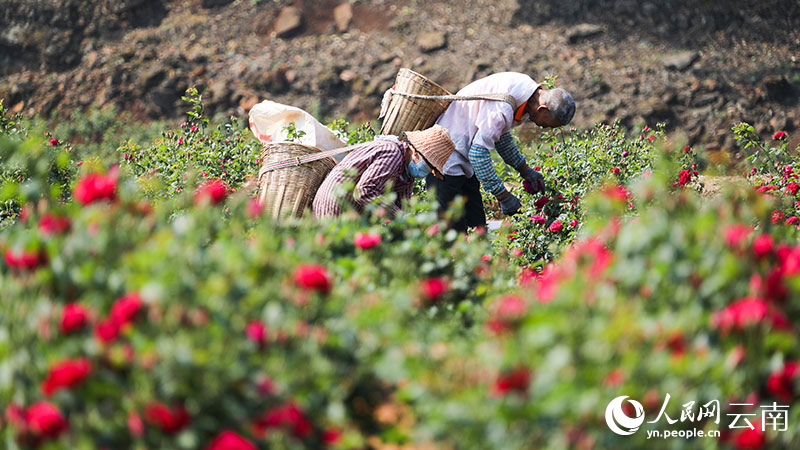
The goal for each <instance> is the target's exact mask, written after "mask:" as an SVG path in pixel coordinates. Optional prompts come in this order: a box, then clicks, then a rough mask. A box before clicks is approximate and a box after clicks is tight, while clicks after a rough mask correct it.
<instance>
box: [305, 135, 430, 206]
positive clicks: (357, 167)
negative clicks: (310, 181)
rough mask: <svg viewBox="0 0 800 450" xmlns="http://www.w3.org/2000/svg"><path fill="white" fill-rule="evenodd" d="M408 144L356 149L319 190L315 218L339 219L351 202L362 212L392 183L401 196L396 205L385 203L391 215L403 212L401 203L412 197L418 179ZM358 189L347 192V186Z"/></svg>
mask: <svg viewBox="0 0 800 450" xmlns="http://www.w3.org/2000/svg"><path fill="white" fill-rule="evenodd" d="M407 150H408V144H406V143H405V142H401V141H398V140H388V139H387V140H384V139H376V140H374V141H371V142H366V143H364V144H360V145H358V146H356V148H355V149H354V150H352V151H351V152H350V153H348V154H347V156H345V158H344V159H343V160H342V161H341V162H340V163H339V164H337V165H336V167H334V168H333V170H331V172H330V173H329V174H328V176H327V177H325V181H323V182H322V185H321V186H320V187H319V190H318V191H317V195H316V196H315V197H314V202H313V204H312V210H313V211H314V217H316V218H318V219H321V218H324V217H332V216H338V215H339V214H341V213H342V212H343V211H345V210H346V209H347V203H348V202H349V203H350V205H352V206H353V207H354V208H355V209H356V211H358V212H359V213H361V212H363V211H364V207H365V206H366V205H367V204H369V203H371V202H373V201H375V200H376V199H378V198H380V197H382V196H383V195H384V193H385V191H386V188H387V186H388V185H389V184H390V183H391V186H392V191H393V192H394V193H395V194H397V199H396V200H395V202H394V203H390V204H385V203H384V204H383V206H384V207H386V208H387V210H389V212H390V213H396V212H397V211H398V210H399V209H400V205H401V201H402V200H405V199H409V198H411V191H412V188H413V186H414V182H413V181H414V180H413V178H411V176H409V174H408V163H409V161H408V160H407V159H406V153H407ZM347 184H352V185H354V186H355V189H354V190H353V191H351V192H347V191H346V185H347Z"/></svg>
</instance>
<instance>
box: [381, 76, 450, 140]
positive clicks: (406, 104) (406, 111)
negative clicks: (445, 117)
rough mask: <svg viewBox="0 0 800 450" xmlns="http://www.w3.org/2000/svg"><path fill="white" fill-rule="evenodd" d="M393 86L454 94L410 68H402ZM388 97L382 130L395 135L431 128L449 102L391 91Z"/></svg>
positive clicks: (409, 90)
mask: <svg viewBox="0 0 800 450" xmlns="http://www.w3.org/2000/svg"><path fill="white" fill-rule="evenodd" d="M392 89H394V90H395V91H398V92H404V93H407V94H416V95H435V96H441V95H451V94H450V92H448V91H447V90H446V89H445V88H443V87H441V86H439V85H438V84H436V83H434V82H433V81H431V80H429V79H427V78H425V77H424V76H422V75H420V74H418V73H416V72H414V71H413V70H411V69H400V72H398V73H397V79H396V80H395V85H394V86H393V87H392ZM388 101H389V105H388V108H387V110H386V114H385V116H384V118H383V122H382V123H381V131H380V134H393V135H396V136H399V135H400V134H401V133H402V132H403V131H417V130H425V129H427V128H430V127H431V126H433V124H434V123H436V119H438V118H439V116H441V115H442V113H444V111H445V110H446V109H447V107H448V106H449V105H450V101H448V100H429V99H418V98H408V97H403V96H401V95H397V94H391V99H390V100H388Z"/></svg>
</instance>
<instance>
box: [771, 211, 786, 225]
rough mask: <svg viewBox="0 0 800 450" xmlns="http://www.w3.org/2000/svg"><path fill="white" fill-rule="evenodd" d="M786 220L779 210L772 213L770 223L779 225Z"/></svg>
mask: <svg viewBox="0 0 800 450" xmlns="http://www.w3.org/2000/svg"><path fill="white" fill-rule="evenodd" d="M784 219H786V214H784V212H783V211H781V210H780V209H776V210H775V211H772V223H781V222H783V221H784Z"/></svg>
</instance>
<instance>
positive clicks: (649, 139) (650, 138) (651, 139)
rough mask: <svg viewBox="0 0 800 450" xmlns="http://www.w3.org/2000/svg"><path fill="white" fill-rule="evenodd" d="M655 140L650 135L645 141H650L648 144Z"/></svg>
mask: <svg viewBox="0 0 800 450" xmlns="http://www.w3.org/2000/svg"><path fill="white" fill-rule="evenodd" d="M655 139H656V137H655V136H653V135H651V136H650V137H648V138H647V140H648V141H650V142H653V141H654V140H655Z"/></svg>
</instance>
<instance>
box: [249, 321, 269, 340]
mask: <svg viewBox="0 0 800 450" xmlns="http://www.w3.org/2000/svg"><path fill="white" fill-rule="evenodd" d="M244 334H245V335H246V336H247V339H250V340H251V341H253V342H255V343H256V344H258V345H259V346H263V345H264V343H265V342H266V341H267V326H266V325H265V324H264V322H262V321H260V320H252V321H250V323H248V324H247V326H246V327H245V328H244Z"/></svg>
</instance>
